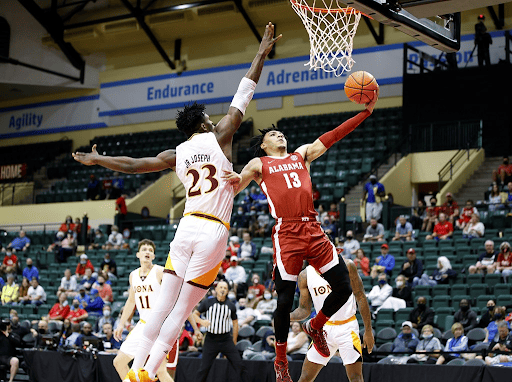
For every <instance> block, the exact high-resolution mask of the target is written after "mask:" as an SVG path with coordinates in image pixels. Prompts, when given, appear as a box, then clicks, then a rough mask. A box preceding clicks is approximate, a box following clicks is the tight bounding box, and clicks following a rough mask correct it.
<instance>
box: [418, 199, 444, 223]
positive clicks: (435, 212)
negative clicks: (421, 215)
mask: <svg viewBox="0 0 512 382" xmlns="http://www.w3.org/2000/svg"><path fill="white" fill-rule="evenodd" d="M441 211H442V208H441V207H438V206H437V199H436V198H435V197H434V196H433V197H431V198H430V207H427V211H426V214H425V219H424V220H423V227H422V228H421V229H422V231H428V232H430V231H431V229H432V226H433V225H435V224H436V222H437V218H438V217H439V214H440V213H441Z"/></svg>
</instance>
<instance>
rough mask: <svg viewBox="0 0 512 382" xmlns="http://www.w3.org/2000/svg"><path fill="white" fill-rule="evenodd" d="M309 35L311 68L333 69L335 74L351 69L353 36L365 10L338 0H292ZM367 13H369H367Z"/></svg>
mask: <svg viewBox="0 0 512 382" xmlns="http://www.w3.org/2000/svg"><path fill="white" fill-rule="evenodd" d="M290 2H291V3H292V8H293V9H294V10H295V12H296V13H297V14H298V15H299V17H300V18H301V20H302V23H303V24H304V26H305V27H306V30H307V31H308V35H309V42H310V44H311V49H310V53H309V62H308V63H306V64H304V66H307V65H309V69H314V70H317V69H322V70H324V71H326V72H333V73H334V75H335V76H336V77H339V76H341V75H342V74H343V73H344V72H345V71H350V70H351V69H352V66H353V65H354V63H355V61H354V60H353V59H352V48H353V45H354V36H355V34H356V31H357V26H358V25H359V20H360V19H361V15H362V14H363V13H361V12H359V11H358V10H357V9H355V8H351V7H342V6H340V4H339V2H338V0H290ZM365 16H366V15H365Z"/></svg>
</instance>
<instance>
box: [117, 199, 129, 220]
mask: <svg viewBox="0 0 512 382" xmlns="http://www.w3.org/2000/svg"><path fill="white" fill-rule="evenodd" d="M116 211H119V213H120V214H121V215H124V216H126V214H127V213H128V209H127V208H126V199H125V198H124V195H121V196H120V197H119V198H117V199H116Z"/></svg>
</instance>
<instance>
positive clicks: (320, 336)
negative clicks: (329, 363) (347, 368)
mask: <svg viewBox="0 0 512 382" xmlns="http://www.w3.org/2000/svg"><path fill="white" fill-rule="evenodd" d="M302 329H304V331H305V332H306V334H307V335H308V336H310V337H311V338H312V339H313V345H314V346H315V349H316V351H317V352H318V353H320V355H321V356H322V357H329V356H330V355H331V352H330V351H329V347H328V346H327V341H326V340H325V330H323V329H321V330H316V329H313V328H312V327H311V320H308V321H306V322H305V323H304V324H302Z"/></svg>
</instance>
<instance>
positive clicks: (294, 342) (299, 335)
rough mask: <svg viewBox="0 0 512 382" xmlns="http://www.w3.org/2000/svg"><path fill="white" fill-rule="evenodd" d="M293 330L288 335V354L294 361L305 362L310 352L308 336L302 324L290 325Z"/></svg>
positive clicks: (294, 323)
mask: <svg viewBox="0 0 512 382" xmlns="http://www.w3.org/2000/svg"><path fill="white" fill-rule="evenodd" d="M290 326H291V328H292V330H291V331H290V332H289V333H288V339H287V342H286V343H287V345H286V354H288V355H289V356H290V357H291V358H292V360H294V361H304V359H305V358H306V353H307V352H308V347H309V341H308V335H307V334H306V333H304V330H303V329H302V325H301V324H300V322H292V323H291V324H290Z"/></svg>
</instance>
